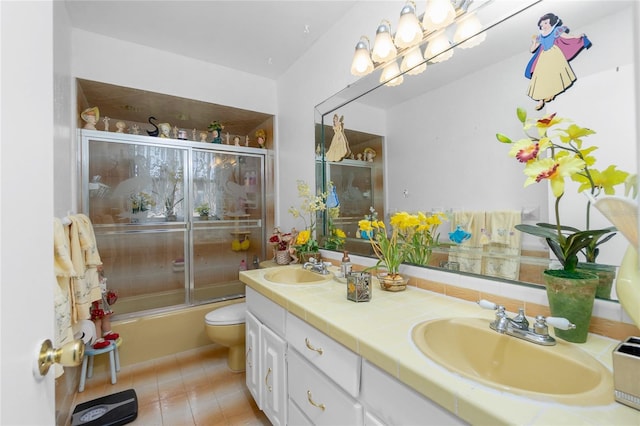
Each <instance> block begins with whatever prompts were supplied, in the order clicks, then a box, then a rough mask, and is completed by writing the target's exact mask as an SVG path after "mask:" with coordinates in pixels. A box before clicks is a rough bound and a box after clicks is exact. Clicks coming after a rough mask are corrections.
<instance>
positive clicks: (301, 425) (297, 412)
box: [287, 400, 313, 426]
mask: <svg viewBox="0 0 640 426" xmlns="http://www.w3.org/2000/svg"><path fill="white" fill-rule="evenodd" d="M287 407H288V417H287V421H288V422H289V424H290V425H291V426H313V423H311V420H309V419H308V418H307V416H305V415H304V413H303V412H302V410H301V409H300V408H299V407H298V406H297V405H296V403H295V402H293V401H292V400H289V403H288V404H287Z"/></svg>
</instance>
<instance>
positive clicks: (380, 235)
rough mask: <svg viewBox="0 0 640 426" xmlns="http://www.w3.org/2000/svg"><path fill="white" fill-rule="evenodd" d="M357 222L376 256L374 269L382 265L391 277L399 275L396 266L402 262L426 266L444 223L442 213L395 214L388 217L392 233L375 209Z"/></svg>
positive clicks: (444, 217)
mask: <svg viewBox="0 0 640 426" xmlns="http://www.w3.org/2000/svg"><path fill="white" fill-rule="evenodd" d="M370 210H371V214H370V215H367V216H366V217H365V219H363V220H361V221H359V222H358V229H359V230H360V231H361V233H364V235H366V236H368V238H369V241H370V242H371V247H372V248H373V251H374V253H375V255H376V256H377V257H378V263H377V264H376V266H384V267H385V268H386V269H387V271H388V274H389V276H391V277H392V278H394V277H396V276H399V275H400V274H399V271H398V269H399V267H400V265H401V264H402V263H403V262H408V263H412V264H415V265H427V264H428V263H429V259H430V258H431V255H432V253H433V248H434V247H435V246H437V245H438V240H439V234H438V233H437V229H438V227H439V226H440V225H441V224H442V221H443V220H446V216H445V215H444V213H439V212H438V213H433V214H430V215H426V214H424V213H422V212H418V213H416V214H409V213H407V212H399V213H395V214H393V215H392V216H391V218H390V220H389V224H390V225H391V234H390V235H388V234H387V229H386V226H385V224H384V222H383V221H381V220H378V218H377V216H378V215H377V213H376V211H375V209H373V208H371V209H370Z"/></svg>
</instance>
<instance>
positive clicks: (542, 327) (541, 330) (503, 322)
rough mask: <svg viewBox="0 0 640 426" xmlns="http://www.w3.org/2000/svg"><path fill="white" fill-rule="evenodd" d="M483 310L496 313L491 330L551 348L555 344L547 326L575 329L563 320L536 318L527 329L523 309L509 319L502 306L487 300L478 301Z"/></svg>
mask: <svg viewBox="0 0 640 426" xmlns="http://www.w3.org/2000/svg"><path fill="white" fill-rule="evenodd" d="M478 305H480V306H481V307H482V308H484V309H493V310H495V311H496V318H495V320H493V321H491V322H490V323H489V327H490V328H491V329H492V330H495V331H497V332H498V333H501V334H507V335H509V336H513V337H517V338H519V339H523V340H526V341H528V342H531V343H536V344H538V345H544V346H552V345H555V344H556V340H555V339H554V338H553V337H551V336H550V335H549V325H551V326H553V327H555V328H559V329H561V330H570V329H575V328H576V326H575V325H574V324H572V323H570V322H569V320H567V319H565V318H557V317H546V318H545V317H544V316H542V315H538V316H536V322H535V324H534V325H533V328H529V321H527V318H526V317H525V315H524V309H523V308H520V309H519V310H518V315H516V316H515V317H513V318H509V317H508V316H507V313H506V312H505V309H504V306H502V305H497V304H495V303H493V302H489V301H488V300H480V301H478Z"/></svg>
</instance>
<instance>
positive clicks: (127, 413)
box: [71, 389, 138, 426]
mask: <svg viewBox="0 0 640 426" xmlns="http://www.w3.org/2000/svg"><path fill="white" fill-rule="evenodd" d="M136 417H138V396H137V395H136V391H135V390H133V389H127V390H125V391H122V392H118V393H114V394H111V395H107V396H103V397H101V398H97V399H93V400H91V401H87V402H83V403H82V404H78V405H77V406H76V408H75V410H73V415H72V416H71V426H116V425H124V424H127V423H130V422H132V421H134V420H135V419H136Z"/></svg>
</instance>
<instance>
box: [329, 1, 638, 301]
mask: <svg viewBox="0 0 640 426" xmlns="http://www.w3.org/2000/svg"><path fill="white" fill-rule="evenodd" d="M474 3H475V2H474ZM514 3H515V2H487V3H486V4H484V5H483V6H482V8H479V9H478V10H477V17H478V18H479V19H480V21H481V22H482V24H483V26H484V29H483V30H482V31H483V34H485V36H486V37H485V40H484V41H483V42H482V43H481V44H479V45H478V46H475V47H473V48H471V49H461V48H459V47H458V46H456V45H455V44H454V43H452V40H453V32H454V28H453V27H451V28H449V27H447V28H446V29H445V30H443V31H442V32H443V33H445V34H447V35H448V36H449V44H450V46H451V47H450V49H449V50H450V51H451V52H453V54H452V55H450V57H449V58H448V59H447V60H446V61H440V62H438V61H437V60H436V59H437V57H436V59H434V58H430V57H428V56H427V61H426V64H427V66H426V69H425V70H424V71H423V72H422V73H420V74H419V75H407V74H405V75H404V76H403V77H404V78H403V82H402V84H400V85H397V86H393V87H391V86H388V85H385V84H384V82H385V81H384V80H383V82H382V83H381V82H380V77H381V73H382V68H383V67H382V66H380V65H378V66H377V67H376V69H375V70H374V71H373V72H372V73H371V74H369V75H367V76H365V77H362V78H360V79H359V80H358V81H357V82H355V83H354V84H352V85H350V86H349V87H347V88H345V89H344V90H342V91H341V92H339V93H337V94H336V95H334V96H332V97H331V98H329V99H327V100H326V101H324V102H323V103H321V104H319V105H318V106H317V111H316V123H317V127H316V128H317V132H316V154H317V157H316V158H317V165H318V166H317V170H318V173H317V179H318V182H319V185H320V183H322V184H323V185H324V188H326V187H327V184H328V183H329V182H331V181H332V173H333V176H334V177H336V182H333V183H334V184H336V187H339V188H341V190H342V191H343V197H347V198H346V199H348V196H347V195H346V194H347V192H344V191H351V192H354V191H353V188H352V187H356V186H357V185H361V182H360V181H358V182H357V185H356V179H355V174H354V177H353V179H352V180H351V187H350V186H349V172H348V170H349V168H348V167H349V166H353V167H356V166H360V165H361V164H360V163H366V161H361V160H358V159H357V157H355V158H354V159H353V160H352V159H350V158H347V159H345V160H342V161H326V158H325V157H324V156H323V155H322V154H323V153H324V152H326V150H327V149H329V148H330V144H331V140H332V137H333V135H334V131H333V117H334V116H335V115H337V116H338V117H344V129H345V135H346V136H347V140H348V141H349V142H352V140H353V142H352V144H353V145H352V149H351V150H352V151H353V152H354V153H356V154H357V153H364V150H365V148H367V147H368V146H372V147H373V146H374V142H373V141H374V140H375V141H376V142H375V143H376V145H375V147H374V148H373V149H374V150H375V152H376V156H375V158H374V159H373V165H374V166H373V167H372V169H375V171H373V170H372V174H371V175H370V176H378V174H376V173H379V177H376V178H375V179H376V182H378V183H379V185H378V186H376V187H375V188H374V189H375V190H373V191H371V192H369V193H368V194H369V196H371V197H372V199H371V201H372V202H371V207H374V208H375V209H376V210H377V212H378V214H379V215H380V217H384V218H385V220H388V218H389V216H390V215H391V214H393V213H395V212H400V211H407V212H417V211H422V212H445V213H446V214H447V217H448V219H449V220H447V221H446V222H444V223H443V224H442V225H441V226H440V227H439V233H440V245H439V246H438V247H436V248H435V249H434V253H433V256H432V257H431V259H430V262H429V265H428V267H446V268H450V269H453V270H460V271H461V272H463V273H473V274H480V275H485V276H489V277H495V278H497V279H501V280H504V281H505V282H509V283H519V284H527V285H531V284H534V285H535V284H540V283H541V282H542V279H541V272H542V271H543V270H544V269H547V268H548V267H549V263H550V262H551V261H550V257H552V256H550V254H549V251H548V248H547V245H546V243H545V241H544V240H542V239H541V238H536V237H533V236H531V235H525V234H522V233H518V237H517V238H515V237H514V238H511V239H502V240H501V239H500V238H494V241H491V240H490V241H489V242H488V243H487V241H486V238H482V235H483V232H485V233H486V231H487V230H490V229H491V227H492V226H493V227H494V228H505V227H508V228H512V225H513V224H515V223H529V224H535V223H538V222H547V223H553V221H554V213H553V208H554V206H553V196H552V195H551V194H550V193H549V188H548V185H546V184H539V185H530V186H528V187H526V188H524V182H525V179H526V176H525V175H524V174H523V167H522V165H521V164H519V163H518V162H517V161H514V159H513V158H511V157H509V156H508V154H507V153H508V150H509V149H508V147H506V146H505V145H503V144H501V143H500V142H498V141H497V139H496V133H504V134H508V135H511V136H513V137H516V136H517V135H521V134H522V125H521V123H520V122H519V121H518V120H517V118H516V108H518V107H521V108H524V109H525V110H526V111H527V114H528V116H529V117H530V118H534V117H536V118H542V117H544V116H547V115H549V114H552V113H557V115H558V116H562V117H566V118H569V119H571V120H572V121H573V122H575V123H576V124H578V125H579V126H581V127H588V128H590V129H592V130H594V131H595V132H596V133H595V134H594V135H591V136H590V139H589V145H596V146H598V147H599V148H598V151H597V158H598V163H599V164H600V166H601V167H603V168H604V167H606V165H609V164H615V165H616V166H617V168H618V169H621V170H625V171H627V172H629V173H632V174H635V173H637V154H636V153H637V146H636V137H635V127H634V126H635V119H636V118H635V117H636V109H635V100H634V97H633V93H634V84H635V83H634V76H635V74H634V73H635V70H634V59H633V48H634V46H633V43H629V42H628V41H629V40H635V38H634V35H633V34H634V22H633V20H632V13H631V8H632V6H633V4H632V3H633V2H632V1H613V2H611V1H592V2H580V3H576V2H567V1H538V2H529V3H526V4H524V5H523V3H521V2H519V3H518V4H517V5H516V4H514ZM422 12H423V11H420V10H418V11H417V13H422ZM549 12H552V13H554V14H555V15H557V16H558V17H560V19H562V21H563V25H565V26H567V27H568V28H569V29H570V32H569V34H570V35H571V36H580V35H582V34H586V35H587V36H588V39H589V40H590V41H591V43H593V45H592V46H591V47H590V48H589V49H588V50H586V49H585V50H583V51H582V52H581V53H580V54H579V55H577V56H576V57H575V58H573V59H572V60H571V62H570V67H571V69H572V71H573V72H574V73H575V77H576V80H575V82H574V83H573V84H572V85H570V86H569V87H568V88H567V89H566V90H565V91H564V92H561V93H559V94H558V95H557V96H555V97H554V98H553V99H549V100H548V102H546V103H545V104H544V105H543V106H542V108H541V109H540V110H539V111H538V110H536V107H537V106H538V103H539V101H538V100H536V99H532V98H531V97H529V96H528V94H529V85H530V82H531V80H529V79H527V78H526V77H525V69H526V67H527V64H528V62H529V61H530V59H531V58H532V53H531V51H530V48H531V46H532V44H533V43H532V39H533V38H534V37H535V36H537V35H538V34H539V32H540V28H539V27H538V21H539V20H540V18H541V17H542V16H544V15H545V14H547V13H549ZM383 18H385V17H383V16H381V19H383ZM375 24H376V23H372V25H373V26H375ZM452 25H455V24H452ZM372 31H375V28H374V29H373V30H372ZM369 38H373V37H372V35H369ZM623 40H624V42H623ZM426 46H428V42H427V43H424V44H422V45H421V48H422V51H424V50H425V47H426ZM345 67H349V64H345ZM356 141H359V142H356ZM360 141H364V142H360ZM359 143H362V144H359ZM378 144H379V145H378ZM338 170H340V171H338ZM345 177H346V178H347V179H346V181H345ZM349 188H351V189H349ZM577 189H578V184H576V183H572V182H567V188H566V189H565V196H564V197H563V200H562V209H563V213H562V216H563V222H567V224H569V225H571V226H574V227H577V228H581V229H584V226H585V208H586V207H585V206H586V198H585V197H584V195H583V194H580V193H578V190H577ZM623 189H624V188H618V189H617V193H616V195H620V196H625V194H624V193H623V192H622V191H623ZM357 190H358V192H359V193H361V194H364V193H367V189H366V188H365V187H362V188H361V187H359V186H357ZM354 193H355V192H354ZM339 196H340V195H339ZM364 200H367V199H364V198H363V199H362V204H364ZM362 209H365V207H364V206H360V207H359V210H355V209H354V210H353V211H351V210H350V212H349V213H347V212H346V209H345V211H344V212H342V211H341V212H340V215H339V216H338V218H337V220H336V221H335V223H334V225H339V226H343V227H345V228H346V232H345V233H346V234H347V235H346V236H347V240H346V242H345V248H346V249H348V250H349V251H350V252H353V253H357V254H363V255H371V249H370V247H369V245H368V244H367V241H366V240H363V239H362V238H358V234H357V232H355V231H356V229H357V220H359V219H362V218H364V215H365V214H367V212H366V211H365V212H364V213H363V212H362ZM592 210H593V209H592ZM465 221H466V222H475V225H474V226H470V227H469V229H468V230H469V232H470V233H471V234H472V235H473V236H472V237H471V238H470V240H469V241H467V242H465V243H463V244H455V243H454V242H452V241H451V240H450V239H449V233H450V232H453V231H455V229H456V224H461V223H463V222H465ZM607 226H610V223H609V222H608V221H607V220H606V219H605V218H604V217H602V216H600V214H599V213H594V212H592V213H591V228H592V229H598V228H605V227H607ZM483 230H484V231H483ZM325 232H327V228H326V227H325ZM516 232H517V231H516ZM492 235H493V234H492ZM481 240H482V241H481ZM627 244H628V243H627V241H626V240H625V239H624V237H623V236H622V235H616V236H615V237H613V238H612V239H611V240H610V241H607V242H606V243H605V244H603V245H602V246H601V248H600V255H599V257H598V263H601V264H608V265H619V264H620V261H621V259H622V256H623V254H624V251H625V249H626V247H627ZM612 298H614V299H615V294H613V295H612Z"/></svg>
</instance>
